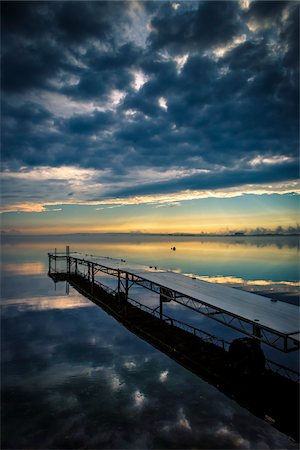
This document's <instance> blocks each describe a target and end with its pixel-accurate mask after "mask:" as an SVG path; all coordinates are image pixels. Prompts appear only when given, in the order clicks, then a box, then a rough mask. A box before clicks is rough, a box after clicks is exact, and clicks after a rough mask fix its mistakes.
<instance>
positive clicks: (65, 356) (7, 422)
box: [1, 235, 299, 449]
mask: <svg viewBox="0 0 300 450" xmlns="http://www.w3.org/2000/svg"><path fill="white" fill-rule="evenodd" d="M65 245H70V246H71V250H73V251H78V252H83V253H86V254H94V255H102V256H111V257H117V258H123V259H126V260H128V261H132V262H138V263H143V264H147V265H156V266H158V267H162V268H167V269H172V270H176V271H180V272H182V273H185V274H193V275H196V276H200V277H202V278H203V279H206V280H208V281H214V282H220V283H224V284H227V285H232V286H235V287H240V288H243V289H247V290H250V291H254V292H259V293H263V294H265V295H273V296H274V295H275V296H276V298H278V299H280V300H282V301H287V302H291V303H296V302H297V301H298V294H299V267H298V258H299V245H298V240H297V238H296V237H247V238H246V237H245V238H244V237H241V238H240V237H229V238H222V237H219V238H204V237H203V238H199V237H197V238H196V237H172V236H168V237H166V236H143V235H141V236H125V235H103V236H84V235H82V236H68V237H66V236H60V237H27V238H25V237H21V236H19V237H9V236H6V237H4V238H3V240H2V339H1V344H2V384H1V387H2V405H3V412H2V448H7V449H12V448H15V449H17V448H18V449H29V448H30V449H33V448H41V449H48V448H51V449H63V448H73V449H76V448H89V449H100V448H199V449H217V448H218V449H229V448H230V449H236V448H237V449H238V448H239V449H247V448H253V449H257V448H262V449H267V448H272V449H273V448H297V445H296V444H295V443H293V441H292V440H291V439H290V438H289V437H287V436H285V435H284V434H282V433H280V432H279V431H277V430H276V429H275V428H273V427H272V426H271V425H269V424H268V423H266V422H264V421H262V420H261V419H258V418H256V417H255V416H253V415H252V414H251V413H250V412H248V411H247V410H245V409H243V408H242V407H240V406H239V405H238V404H237V403H235V402H234V401H232V400H230V399H228V398H227V397H226V396H225V395H223V394H222V393H221V392H219V391H218V390H217V389H216V388H215V387H213V386H211V385H209V384H208V383H206V382H205V381H203V380H202V379H201V378H199V377H197V376H196V375H193V374H192V373H190V372H189V371H187V370H186V369H184V368H183V367H181V366H180V365H178V364H177V363H175V362H174V361H172V360H171V359H170V358H168V357H167V356H166V355H164V354H162V353H160V352H159V351H158V350H157V349H155V348H153V347H152V346H151V345H149V344H148V343H146V342H144V341H143V340H141V339H139V338H138V337H136V336H135V335H133V334H132V333H130V332H129V331H128V330H127V329H126V328H124V327H123V326H122V325H121V324H119V323H118V322H117V321H115V320H114V319H113V318H112V317H111V316H109V315H107V314H106V313H105V312H104V311H102V310H101V308H99V307H97V306H96V305H94V304H93V303H91V302H90V301H89V300H87V299H85V298H84V297H82V296H81V295H80V294H78V293H77V292H76V291H75V290H74V289H72V288H70V292H69V294H68V295H67V294H66V286H65V283H58V284H57V285H56V286H55V285H54V283H53V282H52V280H51V279H50V278H49V277H48V276H47V271H48V258H47V252H52V251H54V248H57V250H58V251H64V249H65ZM174 245H175V246H176V251H171V247H173V246H174ZM102 281H105V282H106V283H107V284H108V285H111V286H113V284H114V283H115V280H110V279H107V277H102ZM132 296H133V297H134V298H137V299H139V300H140V301H142V302H145V304H149V305H150V304H151V305H153V304H155V302H157V298H155V296H154V295H152V294H151V293H148V292H146V293H145V292H144V291H141V290H139V289H136V290H135V291H134V290H133V291H132ZM166 308H167V310H166V313H167V314H169V315H172V316H174V317H179V318H181V319H184V320H186V321H189V322H191V323H192V324H197V326H199V327H200V328H202V329H204V330H207V331H209V332H213V333H214V334H216V335H218V336H220V337H226V338H227V339H229V340H230V339H232V338H233V337H234V334H233V332H232V331H230V330H228V329H225V328H224V327H222V326H221V325H218V324H217V322H213V321H207V319H205V318H203V317H202V316H200V315H199V314H197V313H193V312H189V313H186V311H184V310H183V309H182V308H178V307H177V308H175V307H174V305H172V304H169V305H168V306H167V307H166ZM264 351H265V353H266V355H267V357H268V358H271V359H275V360H277V361H278V362H281V363H285V364H286V365H289V366H290V367H291V368H295V367H297V366H298V359H297V353H292V354H289V355H284V354H281V353H280V352H278V351H275V350H273V349H272V348H269V347H268V348H267V347H266V346H265V347H264Z"/></svg>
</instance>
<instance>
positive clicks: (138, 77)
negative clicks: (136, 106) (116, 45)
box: [132, 70, 149, 91]
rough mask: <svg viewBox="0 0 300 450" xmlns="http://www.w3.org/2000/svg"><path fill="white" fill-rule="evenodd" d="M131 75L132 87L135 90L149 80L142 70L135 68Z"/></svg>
mask: <svg viewBox="0 0 300 450" xmlns="http://www.w3.org/2000/svg"><path fill="white" fill-rule="evenodd" d="M132 75H133V77H134V80H133V83H132V87H133V88H134V89H135V90H136V91H139V90H140V89H141V88H142V87H143V86H144V84H145V83H147V81H148V80H149V77H148V76H147V75H146V74H145V73H144V72H143V71H142V70H135V71H133V72H132Z"/></svg>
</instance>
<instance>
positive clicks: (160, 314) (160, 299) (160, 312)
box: [159, 296, 163, 320]
mask: <svg viewBox="0 0 300 450" xmlns="http://www.w3.org/2000/svg"><path fill="white" fill-rule="evenodd" d="M159 318H160V320H163V301H162V298H161V296H160V297H159Z"/></svg>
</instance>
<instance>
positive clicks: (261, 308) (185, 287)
mask: <svg viewBox="0 0 300 450" xmlns="http://www.w3.org/2000/svg"><path fill="white" fill-rule="evenodd" d="M48 255H49V271H50V272H51V271H52V270H53V266H54V265H56V262H59V261H60V262H61V261H64V262H65V265H64V269H60V271H61V270H65V272H66V273H74V274H77V273H81V274H82V275H83V276H84V277H86V278H87V279H88V280H90V281H91V282H92V284H93V283H94V281H95V275H96V274H97V273H98V272H102V273H105V274H108V275H112V276H115V277H117V279H118V288H117V291H118V293H121V292H122V293H123V296H125V299H126V298H127V297H128V293H129V289H130V287H131V286H132V285H134V284H135V285H138V286H142V287H144V288H146V289H149V290H151V291H153V292H156V293H157V294H159V296H160V301H159V310H160V314H161V316H162V315H163V304H164V302H169V301H174V302H176V303H179V304H181V305H184V306H186V307H188V308H190V309H193V310H195V311H197V312H199V313H201V314H203V315H205V316H207V317H209V318H211V319H213V320H216V321H218V322H220V323H222V324H224V325H226V326H228V327H230V328H233V329H235V330H237V331H239V332H242V333H243V334H246V335H248V336H252V337H255V338H256V339H259V340H260V341H261V342H264V343H266V344H268V345H270V346H272V347H274V348H277V349H279V350H282V351H284V352H290V351H293V350H298V349H299V346H300V327H299V307H298V306H296V305H291V304H288V303H284V302H281V301H274V300H273V299H270V298H267V297H264V296H261V295H257V294H253V293H250V292H245V291H242V290H240V289H236V288H231V287H227V286H222V285H219V284H215V283H209V282H206V281H203V280H199V279H194V278H191V277H188V276H185V275H182V274H180V273H176V272H172V271H166V270H163V269H160V268H157V267H153V266H144V265H141V264H133V263H129V262H127V261H125V260H118V259H113V258H108V257H98V256H93V255H86V254H85V255H84V254H80V253H72V254H70V253H64V254H57V253H49V254H48Z"/></svg>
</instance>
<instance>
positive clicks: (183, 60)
mask: <svg viewBox="0 0 300 450" xmlns="http://www.w3.org/2000/svg"><path fill="white" fill-rule="evenodd" d="M188 58H189V53H185V54H184V55H182V56H175V58H174V59H175V61H176V64H177V71H178V73H180V72H181V71H182V69H183V67H184V66H185V64H186V62H187V60H188Z"/></svg>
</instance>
